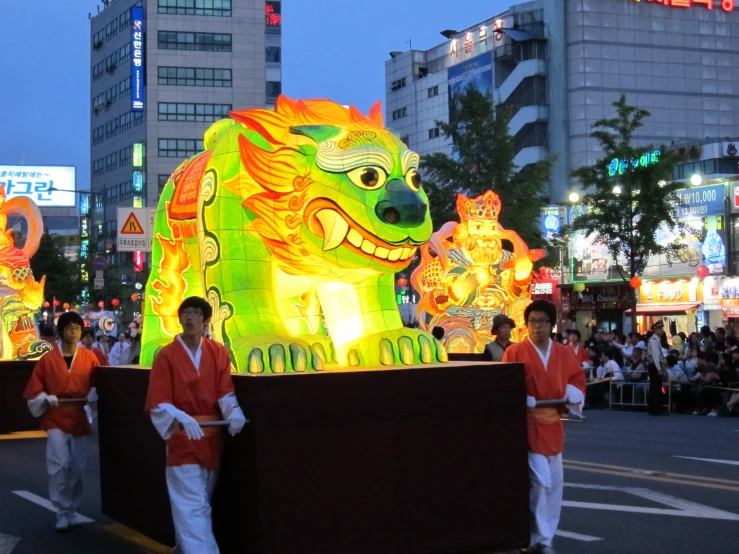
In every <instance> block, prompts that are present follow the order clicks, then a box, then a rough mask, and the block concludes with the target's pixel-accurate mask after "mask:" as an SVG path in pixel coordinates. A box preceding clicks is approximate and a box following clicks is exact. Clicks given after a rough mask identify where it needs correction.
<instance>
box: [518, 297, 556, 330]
mask: <svg viewBox="0 0 739 554" xmlns="http://www.w3.org/2000/svg"><path fill="white" fill-rule="evenodd" d="M531 312H544V313H545V314H547V319H549V323H551V324H552V325H554V324H555V323H556V322H557V308H556V306H555V305H554V304H552V303H551V302H547V301H546V300H534V301H533V302H532V303H531V304H529V305H528V306H526V309H525V310H524V311H523V317H524V319H525V320H526V321H527V322H528V320H529V316H530V315H531Z"/></svg>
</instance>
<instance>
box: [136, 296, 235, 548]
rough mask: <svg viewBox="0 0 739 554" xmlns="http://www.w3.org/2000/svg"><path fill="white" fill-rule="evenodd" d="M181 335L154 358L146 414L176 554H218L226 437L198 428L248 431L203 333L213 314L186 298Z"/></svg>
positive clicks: (220, 357) (224, 354)
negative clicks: (155, 436)
mask: <svg viewBox="0 0 739 554" xmlns="http://www.w3.org/2000/svg"><path fill="white" fill-rule="evenodd" d="M177 313H178V315H179V318H180V323H181V324H182V329H183V332H182V334H180V335H177V337H176V338H175V340H174V341H172V343H171V344H169V345H167V346H165V347H164V348H162V349H161V350H160V351H159V353H158V354H157V356H156V358H155V360H154V365H153V366H152V368H151V375H150V377H149V392H148V395H147V398H146V410H147V411H148V412H149V415H150V417H151V420H152V422H153V423H154V427H156V430H157V431H158V432H159V434H160V435H161V436H162V438H163V439H164V440H165V441H166V443H167V469H166V477H167V489H168V490H169V499H170V504H171V506H172V519H173V521H174V526H175V535H176V538H177V547H178V549H179V550H178V551H179V552H182V553H183V554H217V553H218V545H217V544H216V541H215V537H214V536H213V528H212V522H211V509H210V498H211V494H212V493H213V488H214V487H215V483H216V478H217V476H218V468H219V466H220V460H221V450H222V447H223V434H222V432H221V429H220V428H218V427H201V426H200V423H202V422H207V421H216V420H220V419H225V420H228V421H229V422H230V424H229V427H228V432H229V433H230V434H231V435H232V436H233V435H236V434H237V433H239V432H240V431H241V429H242V428H243V427H244V424H245V423H246V418H245V417H244V413H243V412H242V411H241V408H240V407H239V404H238V401H237V400H236V395H235V394H234V386H233V381H232V379H231V357H230V356H229V353H228V350H226V348H225V347H224V346H223V345H222V344H219V343H217V342H215V341H212V340H210V339H206V338H203V333H204V331H205V329H206V327H207V326H208V323H209V322H210V318H211V315H212V309H211V307H210V304H208V303H207V302H206V301H205V300H203V299H202V298H198V297H194V296H191V297H190V298H186V299H185V300H184V301H183V302H182V304H180V307H179V309H178V311H177Z"/></svg>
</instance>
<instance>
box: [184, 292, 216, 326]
mask: <svg viewBox="0 0 739 554" xmlns="http://www.w3.org/2000/svg"><path fill="white" fill-rule="evenodd" d="M188 308H195V309H196V310H200V311H201V312H203V321H207V320H209V319H210V318H211V317H212V316H213V308H211V307H210V304H208V302H207V301H206V300H205V299H203V298H200V297H199V296H188V297H187V298H185V299H184V300H183V301H182V304H180V307H179V308H177V315H178V316H180V315H182V312H183V311H185V310H186V309H188Z"/></svg>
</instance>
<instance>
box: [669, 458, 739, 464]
mask: <svg viewBox="0 0 739 554" xmlns="http://www.w3.org/2000/svg"><path fill="white" fill-rule="evenodd" d="M673 458H683V459H685V460H698V461H699V462H713V463H714V464H726V465H730V466H739V461H736V460H715V459H713V458H693V457H692V456H673Z"/></svg>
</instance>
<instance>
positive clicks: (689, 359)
mask: <svg viewBox="0 0 739 554" xmlns="http://www.w3.org/2000/svg"><path fill="white" fill-rule="evenodd" d="M683 371H684V372H685V376H686V377H687V378H688V380H689V381H696V380H698V379H699V378H700V373H698V349H697V348H695V347H691V348H688V349H687V350H686V351H685V360H684V361H683Z"/></svg>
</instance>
